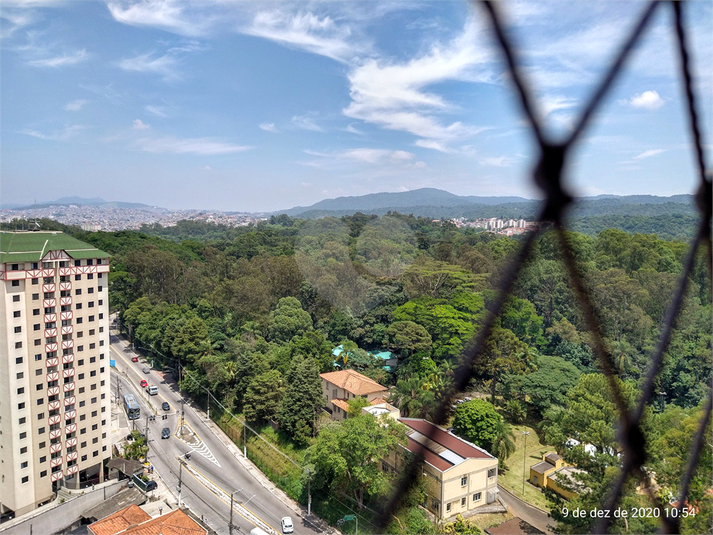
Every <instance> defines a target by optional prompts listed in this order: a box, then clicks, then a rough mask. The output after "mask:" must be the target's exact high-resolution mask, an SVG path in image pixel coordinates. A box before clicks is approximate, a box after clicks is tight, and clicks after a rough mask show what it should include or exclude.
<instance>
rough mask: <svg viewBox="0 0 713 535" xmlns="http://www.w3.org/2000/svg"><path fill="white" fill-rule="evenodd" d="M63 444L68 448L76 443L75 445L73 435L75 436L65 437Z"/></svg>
mask: <svg viewBox="0 0 713 535" xmlns="http://www.w3.org/2000/svg"><path fill="white" fill-rule="evenodd" d="M74 425H76V424H74ZM64 445H65V446H66V447H68V448H71V447H72V446H76V445H77V438H76V437H75V438H69V439H67V442H65V443H64Z"/></svg>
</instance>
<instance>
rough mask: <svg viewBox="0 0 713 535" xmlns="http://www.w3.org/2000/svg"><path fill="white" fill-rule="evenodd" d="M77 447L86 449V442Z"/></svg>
mask: <svg viewBox="0 0 713 535" xmlns="http://www.w3.org/2000/svg"><path fill="white" fill-rule="evenodd" d="M79 447H80V448H86V447H87V443H86V441H85V442H82V443H81V444H80V445H79Z"/></svg>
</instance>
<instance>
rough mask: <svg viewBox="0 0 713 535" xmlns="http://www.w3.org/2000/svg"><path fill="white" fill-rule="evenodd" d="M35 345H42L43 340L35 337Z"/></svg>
mask: <svg viewBox="0 0 713 535" xmlns="http://www.w3.org/2000/svg"><path fill="white" fill-rule="evenodd" d="M35 345H36V346H41V345H42V340H41V339H40V338H35Z"/></svg>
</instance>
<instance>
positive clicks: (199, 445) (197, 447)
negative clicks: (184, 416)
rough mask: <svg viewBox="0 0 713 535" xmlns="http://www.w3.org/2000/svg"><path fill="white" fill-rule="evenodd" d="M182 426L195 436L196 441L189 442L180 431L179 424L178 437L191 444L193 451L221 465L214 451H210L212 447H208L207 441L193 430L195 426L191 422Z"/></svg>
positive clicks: (188, 444)
mask: <svg viewBox="0 0 713 535" xmlns="http://www.w3.org/2000/svg"><path fill="white" fill-rule="evenodd" d="M182 427H184V428H185V429H187V430H188V431H189V433H190V435H191V437H192V438H194V439H195V441H191V442H189V441H187V440H185V439H183V438H182V437H181V434H182V433H180V431H181V426H179V428H178V429H177V430H176V436H177V437H178V439H179V440H180V441H181V442H183V443H184V444H186V445H187V446H189V447H190V448H191V450H192V451H194V452H196V453H197V454H198V455H202V456H203V457H205V458H206V459H208V460H209V461H210V462H212V463H213V464H215V465H216V466H218V467H220V463H219V462H218V459H216V457H215V455H213V452H212V451H210V448H209V447H208V445H207V444H206V443H205V442H203V440H202V439H201V437H200V436H198V433H196V432H195V431H194V430H193V428H192V427H191V426H190V424H188V423H185V422H184V423H183V426H182ZM192 442H194V443H192Z"/></svg>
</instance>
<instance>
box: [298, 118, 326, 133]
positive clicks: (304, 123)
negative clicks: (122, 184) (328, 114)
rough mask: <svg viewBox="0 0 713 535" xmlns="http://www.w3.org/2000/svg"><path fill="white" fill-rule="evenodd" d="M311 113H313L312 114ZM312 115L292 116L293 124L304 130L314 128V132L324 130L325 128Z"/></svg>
mask: <svg viewBox="0 0 713 535" xmlns="http://www.w3.org/2000/svg"><path fill="white" fill-rule="evenodd" d="M310 115H311V114H310ZM310 115H295V116H294V117H292V124H293V125H294V126H296V127H297V128H301V129H302V130H312V131H313V132H324V129H323V128H322V127H321V126H319V125H318V124H317V123H315V122H314V119H312V117H311V116H310Z"/></svg>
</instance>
